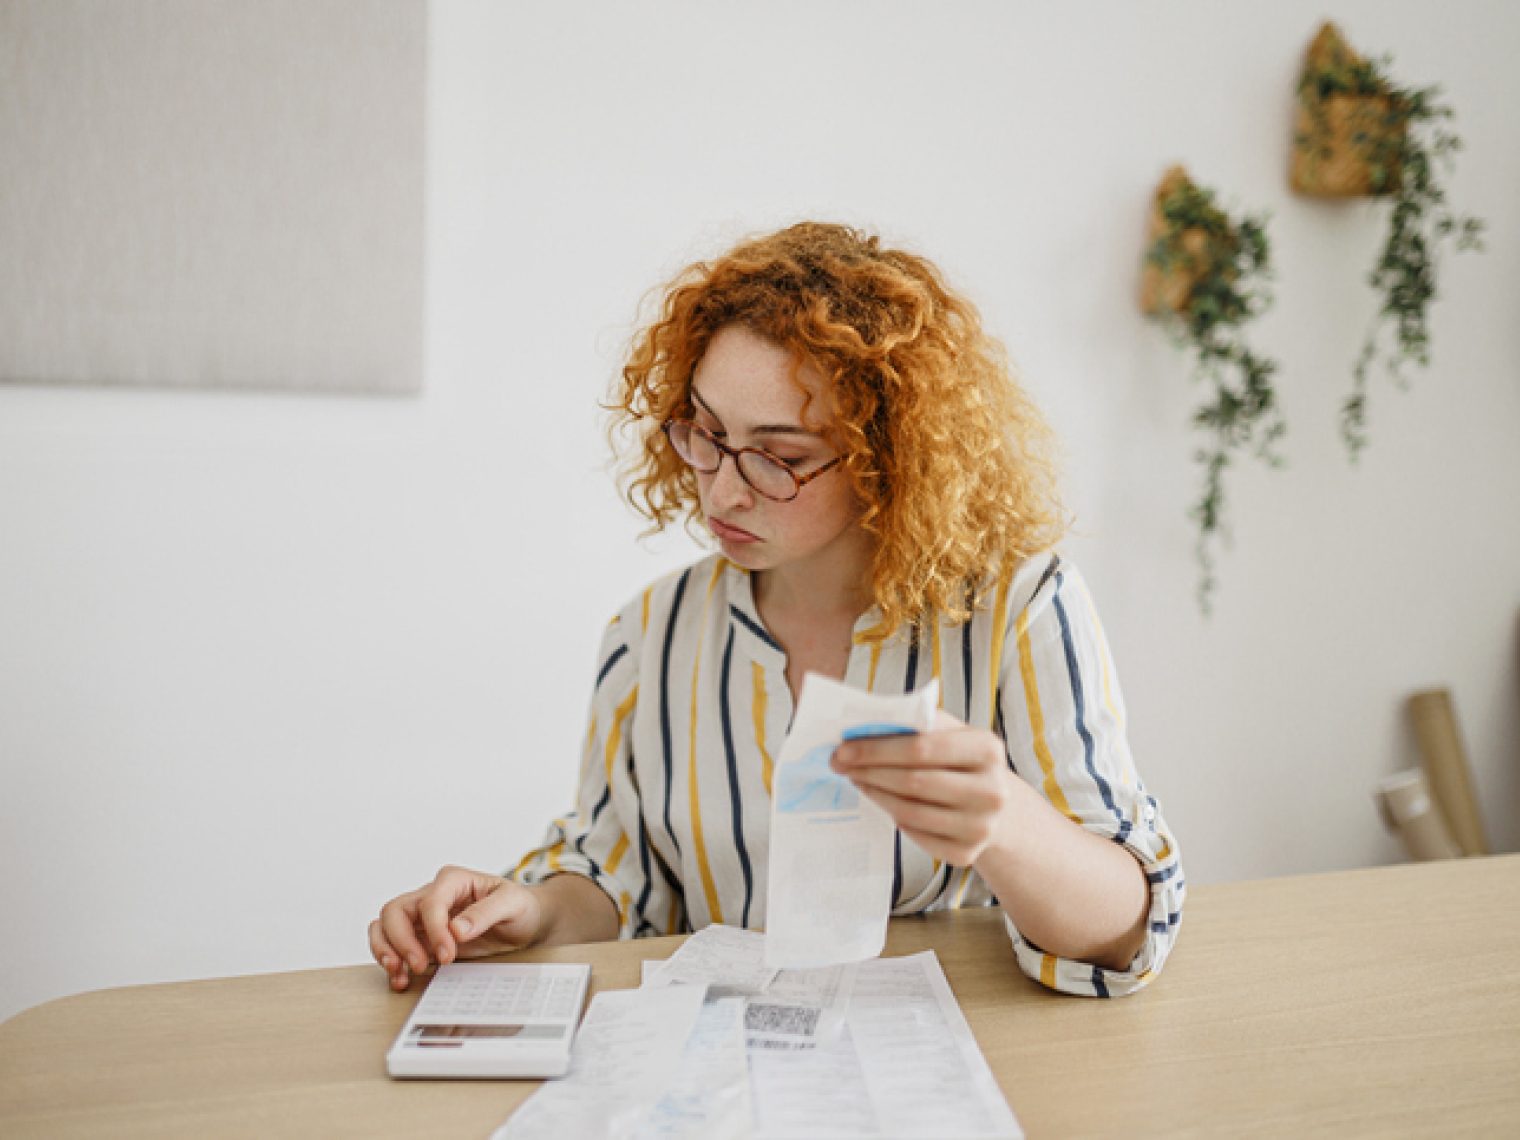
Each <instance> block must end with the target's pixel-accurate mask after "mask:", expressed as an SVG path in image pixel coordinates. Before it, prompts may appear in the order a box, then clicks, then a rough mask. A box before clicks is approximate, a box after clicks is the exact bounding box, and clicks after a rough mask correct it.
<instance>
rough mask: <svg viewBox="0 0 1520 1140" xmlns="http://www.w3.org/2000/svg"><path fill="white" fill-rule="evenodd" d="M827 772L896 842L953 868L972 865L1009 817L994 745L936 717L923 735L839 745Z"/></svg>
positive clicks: (1009, 781)
mask: <svg viewBox="0 0 1520 1140" xmlns="http://www.w3.org/2000/svg"><path fill="white" fill-rule="evenodd" d="M833 767H834V771H836V772H838V773H839V774H840V775H841V776H845V777H846V778H848V779H849V780H851V781H852V782H853V783H854V784H855V786H856V787H858V788H859V789H860V790H861V791H862V792H863V793H864V794H865V795H866V796H868V797H869V798H870V799H871V800H872V801H873V802H874V803H876V804H877V805H878V806H879V807H881V809H882V810H883V811H885V812H886V813H887V814H888V815H890V816H891V817H892V820H893V822H894V823H896V824H897V826H898V828H900V829H901V830H902V833H903V834H904V835H906V836H907V837H908V838H910V839H912V840H913V841H914V842H915V843H917V844H918V845H919V846H920V847H922V848H923V849H924V850H925V851H927V852H928V853H929V854H930V855H932V856H934V857H935V858H936V859H939V860H941V861H943V862H945V863H949V864H951V865H952V866H955V867H969V866H971V865H972V864H973V863H975V862H976V860H977V859H978V858H980V857H981V855H982V854H983V852H985V851H986V850H987V849H988V848H989V847H991V846H992V845H993V844H994V843H995V842H997V840H998V838H999V835H1000V833H1001V832H1002V829H1003V828H1004V827H1005V825H1006V824H1007V823H1008V819H1009V816H1010V815H1011V813H1012V812H1013V811H1014V810H1015V801H1016V798H1017V794H1018V789H1017V787H1016V785H1017V784H1018V777H1017V776H1015V775H1014V774H1013V772H1012V770H1011V769H1010V768H1009V767H1008V759H1007V756H1006V755H1005V753H1004V751H1003V743H1002V741H1001V740H999V739H998V738H997V737H996V736H994V735H993V734H992V733H991V732H988V731H987V730H986V729H983V728H972V727H970V726H969V725H967V724H964V723H962V722H961V721H959V720H957V719H956V718H955V717H953V716H951V715H950V714H949V713H947V712H945V711H944V710H943V709H940V710H938V711H937V712H936V713H935V720H934V728H933V729H931V730H930V731H928V732H923V733H919V734H917V735H915V736H884V737H876V738H874V739H870V740H852V741H847V742H846V743H844V744H841V745H840V746H839V747H838V748H837V749H836V750H835V752H834V758H833Z"/></svg>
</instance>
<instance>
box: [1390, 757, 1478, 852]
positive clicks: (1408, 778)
mask: <svg viewBox="0 0 1520 1140" xmlns="http://www.w3.org/2000/svg"><path fill="white" fill-rule="evenodd" d="M1373 798H1374V799H1375V800H1376V801H1377V805H1378V810H1379V812H1380V813H1381V814H1382V816H1383V822H1384V823H1386V824H1387V825H1388V829H1389V830H1390V831H1392V832H1394V833H1395V834H1396V835H1398V837H1399V838H1400V839H1401V840H1402V841H1403V843H1404V850H1406V851H1408V852H1409V857H1410V858H1411V859H1414V860H1417V861H1421V862H1423V861H1425V860H1429V859H1455V858H1456V857H1457V856H1459V855H1461V854H1462V849H1461V848H1460V847H1458V846H1457V841H1456V840H1455V839H1453V838H1452V836H1451V832H1450V831H1448V830H1447V828H1446V821H1445V820H1444V819H1443V818H1442V817H1441V813H1440V812H1439V811H1438V810H1436V805H1435V801H1434V800H1432V799H1431V798H1430V787H1429V785H1428V784H1426V782H1425V774H1424V773H1423V772H1421V771H1420V770H1419V769H1418V768H1410V769H1409V770H1407V771H1404V772H1396V773H1394V774H1393V775H1392V776H1389V777H1387V778H1386V779H1384V780H1381V781H1379V783H1378V786H1377V790H1376V791H1375V792H1374V793H1373Z"/></svg>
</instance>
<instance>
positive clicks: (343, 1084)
mask: <svg viewBox="0 0 1520 1140" xmlns="http://www.w3.org/2000/svg"><path fill="white" fill-rule="evenodd" d="M677 943H678V940H677V939H672V938H662V939H651V940H647V941H640V942H624V943H611V944H602V945H593V946H577V947H566V948H561V949H558V950H550V951H540V952H534V953H530V954H524V955H522V957H523V958H524V959H531V960H535V961H589V962H591V963H592V964H593V966H594V967H595V968H594V971H593V988H594V989H616V988H621V987H626V986H633V985H636V984H637V982H638V972H639V962H640V961H641V960H642V959H645V958H662V957H665V956H667V955H668V954H669V953H670V952H671V950H672V949H673V948H674V947H675V946H676V945H677ZM926 948H933V949H935V950H937V951H938V952H939V956H940V959H941V961H942V962H943V964H944V967H945V972H946V974H947V975H948V977H949V979H950V983H951V985H952V986H953V987H954V989H955V992H956V995H957V997H958V999H959V1000H960V1003H961V1006H962V1008H964V1010H965V1011H966V1017H967V1019H968V1020H969V1021H970V1023H971V1027H972V1029H973V1030H974V1031H975V1033H976V1036H977V1040H978V1041H980V1043H981V1046H982V1050H983V1052H984V1053H985V1054H986V1056H987V1060H988V1062H989V1064H991V1066H992V1069H993V1071H994V1072H995V1073H996V1074H997V1077H998V1081H999V1083H1000V1084H1001V1085H1002V1088H1003V1091H1004V1093H1005V1094H1006V1095H1007V1097H1008V1101H1009V1103H1010V1104H1011V1105H1012V1106H1013V1110H1014V1112H1015V1113H1016V1114H1017V1116H1018V1117H1019V1121H1020V1123H1022V1124H1023V1126H1024V1128H1025V1129H1026V1130H1027V1131H1028V1133H1029V1134H1030V1135H1031V1136H1032V1137H1043V1136H1095V1135H1103V1136H1118V1135H1125V1136H1134V1135H1165V1136H1178V1135H1198V1136H1219V1135H1224V1134H1230V1135H1239V1134H1262V1135H1292V1136H1301V1135H1304V1134H1305V1133H1324V1134H1333V1135H1336V1136H1345V1135H1378V1136H1383V1135H1390V1134H1395V1133H1397V1134H1409V1133H1416V1134H1425V1135H1433V1136H1443V1137H1445V1136H1455V1135H1482V1136H1520V855H1508V856H1498V857H1494V858H1488V859H1468V860H1460V861H1453V862H1448V863H1424V864H1418V865H1410V866H1402V867H1387V868H1378V869H1374V870H1366V871H1350V872H1343V873H1338V874H1329V875H1309V876H1301V877H1296V878H1287V879H1271V880H1264V881H1261V882H1250V883H1233V884H1228V885H1222V886H1213V887H1198V888H1195V889H1194V890H1193V892H1192V895H1191V897H1190V898H1189V899H1188V903H1187V913H1186V917H1185V918H1184V921H1183V931H1182V936H1181V941H1180V943H1179V945H1178V948H1177V950H1176V952H1175V953H1174V955H1173V957H1172V961H1171V963H1170V964H1169V965H1168V966H1167V968H1166V970H1165V972H1164V973H1163V974H1162V976H1161V977H1160V978H1159V979H1158V980H1157V981H1156V982H1155V984H1153V985H1152V986H1151V988H1150V989H1149V990H1147V991H1145V992H1143V993H1141V994H1138V995H1135V996H1133V997H1128V998H1122V999H1118V1000H1112V1001H1095V1000H1091V999H1078V998H1070V997H1060V996H1055V995H1051V994H1048V993H1046V992H1045V991H1043V990H1041V989H1040V988H1039V987H1037V986H1036V985H1034V984H1033V983H1031V982H1029V981H1028V980H1026V979H1025V978H1024V977H1023V976H1022V975H1020V974H1019V973H1018V971H1017V969H1016V968H1015V966H1014V964H1013V958H1012V952H1011V950H1010V949H1009V946H1008V942H1007V939H1006V937H1005V935H1004V933H1003V929H1002V924H1001V919H1000V916H999V915H998V913H997V912H994V911H965V912H960V913H953V914H944V915H936V916H934V917H931V918H927V919H903V920H896V921H894V922H893V925H892V931H891V936H890V939H889V942H888V953H890V954H904V953H911V952H914V951H917V950H921V949H926ZM414 1001H415V992H413V993H410V994H406V995H395V994H392V993H391V992H390V991H389V989H388V988H387V987H386V984H385V978H384V976H383V975H382V974H381V972H380V971H379V969H378V968H375V967H372V966H369V967H346V968H343V969H334V970H310V971H303V972H299V973H291V974H271V975H264V976H256V977H246V978H225V979H218V980H214V981H201V982H181V983H175V984H172V985H158V986H138V987H129V988H125V989H114V990H103V991H99V992H95V993H87V994H81V995H79V996H76V997H68V998H62V999H60V1000H58V1001H54V1002H49V1003H47V1004H45V1005H41V1006H38V1007H37V1008H35V1009H31V1010H28V1011H26V1012H24V1013H22V1014H20V1015H18V1016H17V1017H14V1018H12V1019H11V1020H10V1021H8V1022H6V1023H5V1024H4V1025H3V1026H0V1136H4V1137H7V1138H10V1140H14V1138H19V1137H27V1136H47V1137H70V1136H111V1137H121V1136H133V1135H153V1136H196V1137H206V1136H213V1137H236V1136H270V1135H278V1136H294V1135H304V1136H347V1135H352V1136H358V1135H365V1136H387V1137H390V1136H425V1137H449V1136H466V1137H483V1136H485V1135H487V1134H488V1133H489V1132H490V1131H491V1129H492V1128H494V1127H495V1126H496V1125H497V1124H499V1123H500V1122H501V1120H502V1119H503V1118H505V1117H506V1116H507V1114H508V1113H509V1112H510V1111H511V1110H512V1108H513V1107H514V1106H515V1105H517V1104H518V1103H519V1102H520V1101H521V1100H522V1099H523V1098H524V1097H526V1096H527V1095H528V1094H529V1093H530V1092H531V1091H532V1089H533V1087H534V1085H533V1084H532V1083H531V1082H482V1083H471V1082H436V1083H435V1082H392V1081H389V1080H387V1079H386V1077H385V1073H384V1064H383V1055H384V1052H385V1049H386V1047H387V1046H388V1045H389V1044H390V1041H391V1038H392V1037H393V1036H394V1035H395V1033H396V1031H397V1029H398V1028H399V1027H400V1026H401V1023H402V1022H403V1021H404V1020H405V1018H406V1015H407V1012H408V1011H409V1009H410V1008H411V1005H412V1003H413V1002H414Z"/></svg>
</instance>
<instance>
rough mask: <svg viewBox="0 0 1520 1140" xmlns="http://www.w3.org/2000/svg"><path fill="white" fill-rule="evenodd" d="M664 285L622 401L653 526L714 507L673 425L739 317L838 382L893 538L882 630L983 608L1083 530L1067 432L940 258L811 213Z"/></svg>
mask: <svg viewBox="0 0 1520 1140" xmlns="http://www.w3.org/2000/svg"><path fill="white" fill-rule="evenodd" d="M660 292H661V294H662V296H663V302H662V303H661V305H660V308H659V313H658V318H657V319H655V320H653V321H652V322H650V323H649V324H648V325H647V326H646V327H645V328H643V329H642V330H640V331H639V332H638V333H637V334H636V335H635V337H634V339H633V343H632V346H631V348H630V351H629V354H628V359H627V362H626V364H625V365H624V366H623V369H622V374H621V377H620V379H619V380H618V382H617V383H616V384H615V385H614V392H613V396H612V400H611V401H610V403H609V405H608V409H609V410H610V411H612V412H613V413H614V422H613V424H612V431H613V433H614V434H616V433H617V432H618V431H619V430H620V429H621V430H623V431H626V432H628V433H631V435H632V436H633V439H634V441H635V442H634V446H633V447H632V448H631V451H630V452H629V454H628V455H626V457H625V468H626V469H625V472H624V479H625V487H624V490H625V494H626V496H627V498H628V501H629V503H630V504H631V505H632V506H633V507H634V509H635V510H637V511H638V512H639V513H640V514H642V515H644V516H645V517H647V518H648V519H650V521H651V523H652V524H653V525H652V527H651V530H652V531H656V530H660V529H663V528H664V527H665V526H667V525H668V524H669V523H670V522H672V521H674V520H677V519H680V520H682V521H685V522H687V523H688V524H689V523H691V522H693V521H694V520H695V519H696V517H697V514H698V512H699V510H700V505H699V499H698V495H697V483H696V477H695V476H694V474H693V473H692V471H691V469H690V468H689V467H688V466H687V465H686V464H685V463H683V462H682V461H681V459H680V458H679V457H678V456H677V455H676V454H675V452H674V451H673V450H672V449H671V447H670V444H669V442H668V441H667V440H666V438H665V435H664V433H663V432H662V431H660V425H661V424H663V423H664V422H665V420H666V419H668V418H670V417H671V416H674V415H680V414H684V413H686V412H687V411H688V410H689V408H690V395H689V393H690V390H691V379H692V374H693V372H694V371H695V369H696V366H697V362H698V361H699V360H701V358H702V354H703V353H704V352H705V351H706V350H707V346H708V345H709V344H710V343H711V341H712V339H713V337H714V336H715V335H716V334H717V332H718V331H719V330H720V329H722V328H724V327H726V326H729V325H738V326H741V327H743V328H745V329H747V330H748V331H750V332H751V333H754V334H755V335H757V336H760V337H763V338H764V339H766V340H769V341H771V342H772V343H774V344H777V345H779V346H781V347H783V348H786V349H789V350H791V351H792V352H793V353H794V354H795V358H796V360H797V362H798V367H799V368H800V367H801V365H802V362H804V361H808V362H811V363H812V364H813V365H814V366H815V367H816V368H817V369H818V371H819V372H820V373H822V375H823V376H824V377H825V378H826V380H827V381H828V383H829V385H830V388H831V394H832V396H833V401H834V406H835V408H836V409H837V411H838V416H837V419H836V420H835V421H834V423H833V425H832V429H831V431H830V433H829V434H830V437H831V440H832V442H833V443H834V445H835V446H836V447H837V448H838V449H839V452H840V454H841V455H843V456H844V463H843V464H842V466H843V469H844V470H845V471H846V472H847V473H848V476H849V478H850V479H851V480H852V481H853V485H854V488H855V492H856V494H857V496H858V497H859V499H860V502H861V503H862V504H863V506H864V513H863V515H862V519H861V524H862V525H863V526H864V527H865V528H866V529H867V531H868V532H869V533H870V534H871V535H873V537H874V538H875V540H876V552H875V560H874V564H873V567H872V578H871V588H872V593H873V594H874V596H875V598H876V602H877V605H878V606H879V607H880V609H881V615H882V620H881V622H880V623H879V624H878V625H877V626H876V627H875V628H873V629H872V630H871V631H870V632H869V634H868V635H867V636H868V637H870V638H871V640H879V639H885V638H887V637H890V636H891V635H892V634H893V633H895V632H896V631H897V630H898V629H899V628H900V627H902V626H903V625H904V624H908V625H913V624H916V623H918V622H920V621H922V620H923V619H924V618H925V617H926V616H927V615H928V614H930V613H932V612H938V613H941V614H944V615H946V616H948V617H949V618H950V620H952V621H963V620H965V619H966V618H967V617H969V615H970V608H971V606H973V605H975V604H977V602H979V601H980V600H981V599H982V597H983V596H984V594H985V591H986V589H987V587H988V585H989V583H991V582H995V581H996V579H997V576H998V575H999V574H1006V573H1011V572H1012V569H1013V568H1014V567H1016V566H1017V565H1018V564H1019V563H1020V562H1021V561H1023V560H1024V559H1025V558H1027V557H1028V556H1030V555H1032V554H1035V553H1038V552H1039V551H1042V550H1047V549H1049V548H1050V547H1051V546H1053V545H1054V544H1055V542H1056V541H1057V540H1058V539H1059V538H1060V536H1061V534H1062V533H1063V532H1064V531H1065V528H1066V519H1065V515H1064V512H1063V510H1062V508H1061V505H1060V502H1059V499H1058V496H1057V493H1056V472H1055V463H1054V458H1053V453H1054V440H1053V437H1052V435H1051V433H1050V429H1049V428H1048V427H1047V426H1046V424H1045V421H1044V419H1043V418H1042V417H1041V416H1040V414H1039V412H1038V411H1037V410H1036V408H1035V407H1034V404H1033V403H1032V402H1031V401H1030V399H1029V397H1028V396H1027V395H1026V393H1025V392H1024V390H1023V389H1022V387H1020V385H1019V384H1018V382H1017V381H1016V380H1015V379H1014V377H1013V374H1012V371H1011V369H1010V367H1009V365H1008V362H1007V356H1006V353H1005V351H1004V349H1003V346H1002V344H1001V343H1000V342H998V341H997V340H996V339H995V338H993V337H992V336H990V335H989V334H988V333H987V332H985V331H984V330H983V328H982V323H981V318H980V316H979V315H978V313H977V310H976V308H975V307H974V306H973V305H972V304H971V303H970V302H969V301H967V300H966V299H965V298H963V297H961V296H959V295H958V294H956V293H954V292H952V291H951V290H950V289H949V288H948V287H947V286H946V285H945V282H944V279H943V278H942V276H941V274H940V272H939V270H938V269H937V268H936V267H935V266H934V265H933V264H932V263H930V262H929V261H927V260H925V259H924V258H922V257H918V256H916V255H914V254H911V253H906V252H904V251H902V250H896V249H886V248H883V247H882V245H881V243H880V240H879V239H878V238H877V237H875V236H874V235H870V234H866V233H863V232H861V231H859V230H855V229H852V228H850V227H847V226H841V225H832V224H826V223H820V222H802V223H799V224H797V225H794V226H790V227H788V228H786V229H783V230H780V231H778V232H776V233H773V234H768V235H766V236H763V237H757V238H752V239H749V240H746V241H744V242H741V243H740V244H739V245H737V246H735V247H734V248H733V249H731V250H729V251H728V252H727V253H726V254H724V255H723V256H722V257H720V258H718V259H717V260H716V261H713V262H710V263H708V262H698V263H696V264H694V265H691V266H688V267H687V268H686V269H685V270H683V271H682V272H681V273H680V274H678V275H677V276H676V277H675V279H674V280H672V281H671V282H670V283H668V284H667V285H666V286H665V287H664V288H663V289H662V290H661V291H660Z"/></svg>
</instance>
